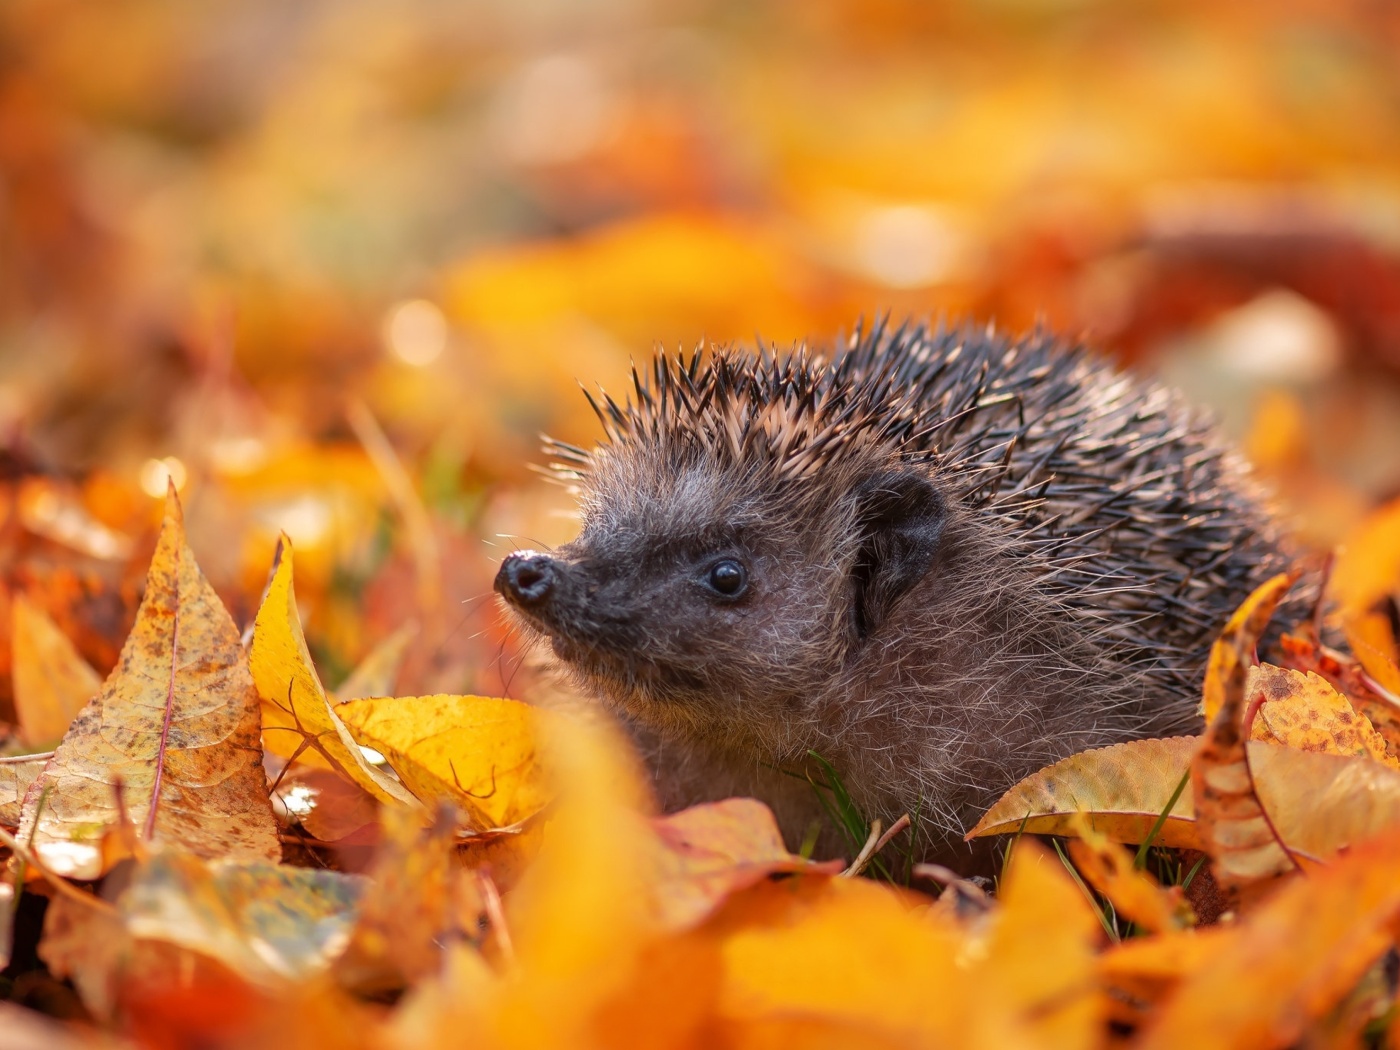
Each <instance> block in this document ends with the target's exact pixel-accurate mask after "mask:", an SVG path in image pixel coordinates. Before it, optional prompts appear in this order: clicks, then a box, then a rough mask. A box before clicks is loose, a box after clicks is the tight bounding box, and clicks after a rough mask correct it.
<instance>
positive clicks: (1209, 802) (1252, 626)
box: [1191, 575, 1297, 892]
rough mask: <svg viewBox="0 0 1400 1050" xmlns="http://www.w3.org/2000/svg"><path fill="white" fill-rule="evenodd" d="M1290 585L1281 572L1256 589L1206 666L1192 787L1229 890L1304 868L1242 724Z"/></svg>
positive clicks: (1206, 843) (1205, 839)
mask: <svg viewBox="0 0 1400 1050" xmlns="http://www.w3.org/2000/svg"><path fill="white" fill-rule="evenodd" d="M1291 583H1292V580H1291V578H1290V577H1288V576H1286V575H1279V576H1275V577H1274V578H1273V579H1271V580H1269V581H1267V582H1266V583H1263V584H1261V585H1260V586H1259V587H1258V588H1256V589H1255V591H1254V593H1253V594H1251V595H1250V596H1249V597H1248V598H1247V599H1245V602H1244V604H1243V605H1241V606H1240V608H1239V609H1238V610H1236V612H1235V614H1234V615H1233V616H1231V617H1230V621H1229V622H1228V623H1227V624H1226V625H1225V630H1224V631H1223V632H1222V633H1221V636H1220V638H1219V639H1218V640H1217V641H1216V643H1215V644H1214V645H1213V646H1212V647H1211V651H1210V660H1209V662H1208V664H1207V667H1206V682H1205V708H1206V712H1207V718H1209V720H1210V723H1209V726H1208V727H1207V729H1206V734H1205V737H1204V738H1203V739H1202V741H1201V746H1200V749H1199V750H1198V751H1197V752H1196V755H1195V757H1194V758H1193V759H1192V760H1191V788H1192V795H1193V801H1194V806H1195V811H1196V822H1197V823H1198V824H1199V825H1200V837H1201V842H1202V844H1203V848H1204V849H1205V851H1206V852H1207V853H1209V854H1210V856H1211V861H1212V866H1213V871H1214V873H1215V878H1216V881H1217V882H1218V883H1219V884H1220V886H1221V887H1222V888H1223V889H1225V890H1226V891H1227V892H1228V891H1235V892H1241V891H1246V890H1248V891H1250V892H1253V891H1255V890H1257V889H1260V888H1262V887H1263V886H1264V885H1265V884H1266V883H1267V882H1268V881H1269V880H1272V879H1276V878H1278V877H1279V876H1281V875H1284V874H1287V873H1288V872H1291V871H1293V870H1295V869H1296V867H1297V864H1296V862H1295V861H1294V860H1293V858H1292V857H1291V856H1290V855H1289V853H1288V851H1287V849H1286V848H1285V846H1284V844H1283V842H1282V841H1281V840H1280V838H1279V835H1278V832H1277V831H1276V830H1275V828H1274V826H1273V824H1272V823H1271V822H1270V819H1269V815H1268V813H1267V812H1266V811H1265V809H1264V808H1263V806H1262V805H1261V804H1260V801H1259V796H1258V794H1257V793H1256V790H1255V783H1254V778H1253V776H1252V775H1251V772H1250V768H1249V750H1248V748H1247V747H1246V746H1245V737H1244V730H1243V727H1242V722H1243V719H1244V711H1245V689H1246V685H1247V683H1248V680H1249V661H1250V659H1251V657H1252V655H1253V653H1254V649H1255V647H1256V646H1257V645H1258V643H1259V639H1260V637H1261V636H1262V635H1263V633H1264V628H1265V627H1267V626H1268V623H1269V619H1270V617H1272V616H1273V612H1274V609H1275V608H1276V607H1277V606H1278V603H1279V601H1280V599H1281V598H1282V597H1283V595H1284V592H1286V591H1287V590H1288V587H1289V586H1290V584H1291ZM1212 712H1213V713H1212Z"/></svg>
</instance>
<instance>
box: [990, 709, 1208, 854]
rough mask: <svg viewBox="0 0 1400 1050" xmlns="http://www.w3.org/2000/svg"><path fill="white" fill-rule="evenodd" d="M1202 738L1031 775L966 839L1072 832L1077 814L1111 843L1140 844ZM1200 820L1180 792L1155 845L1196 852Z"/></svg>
mask: <svg viewBox="0 0 1400 1050" xmlns="http://www.w3.org/2000/svg"><path fill="white" fill-rule="evenodd" d="M1199 743H1200V737H1194V736H1178V737H1168V738H1165V739H1157V740H1134V741H1130V742H1129V743H1126V744H1111V745H1109V746H1108V747H1100V748H1095V749H1093V750H1091V751H1083V752H1080V753H1079V754H1077V755H1071V756H1070V757H1069V758H1065V759H1061V760H1060V761H1059V762H1056V763H1054V764H1053V765H1049V766H1046V767H1045V768H1044V769H1042V770H1040V771H1039V772H1036V773H1032V774H1031V775H1030V776H1028V777H1026V778H1025V779H1024V780H1022V781H1021V782H1020V783H1018V784H1016V785H1014V786H1013V787H1011V788H1010V790H1008V791H1007V792H1006V794H1004V795H1003V796H1002V797H1001V798H1000V799H999V800H998V801H997V802H996V803H995V804H994V805H993V806H992V808H991V809H989V810H987V812H986V813H984V814H983V815H982V819H981V820H979V821H978V822H977V825H976V827H974V828H973V829H972V830H971V831H970V832H968V834H967V837H968V838H969V839H973V838H978V837H980V836H983V835H1006V834H1015V833H1017V832H1018V831H1022V830H1024V831H1026V832H1027V833H1028V834H1034V835H1064V834H1070V833H1072V832H1073V830H1074V827H1075V823H1074V820H1075V818H1074V815H1075V814H1076V813H1081V812H1082V813H1085V814H1086V815H1087V817H1088V822H1089V826H1090V827H1091V828H1093V829H1094V830H1095V831H1097V832H1100V833H1102V834H1104V835H1106V836H1107V837H1108V838H1110V839H1112V840H1113V841H1114V842H1134V843H1136V842H1141V841H1142V840H1143V839H1144V838H1145V837H1146V836H1147V834H1148V832H1149V831H1151V829H1152V827H1153V825H1154V824H1156V822H1157V818H1158V817H1159V816H1160V815H1161V813H1162V811H1163V810H1164V809H1166V807H1167V802H1168V801H1169V800H1170V799H1171V797H1172V795H1173V793H1175V791H1176V789H1177V786H1178V785H1179V784H1180V783H1181V778H1182V777H1183V776H1184V775H1185V774H1186V771H1187V769H1188V767H1189V764H1190V761H1191V755H1192V753H1193V752H1194V750H1195V748H1196V747H1197V746H1198V745H1199ZM1196 836H1197V833H1196V825H1195V813H1194V810H1193V808H1192V804H1191V796H1190V794H1189V793H1186V792H1183V793H1182V794H1181V795H1180V796H1179V797H1178V798H1177V800H1176V803H1175V805H1173V806H1172V809H1171V811H1170V812H1169V813H1168V814H1167V819H1166V820H1165V821H1164V822H1163V824H1162V827H1161V830H1160V831H1159V832H1158V833H1157V838H1156V840H1155V841H1156V842H1157V844H1158V845H1161V846H1185V847H1191V848H1198V841H1199V840H1198V839H1197V837H1196Z"/></svg>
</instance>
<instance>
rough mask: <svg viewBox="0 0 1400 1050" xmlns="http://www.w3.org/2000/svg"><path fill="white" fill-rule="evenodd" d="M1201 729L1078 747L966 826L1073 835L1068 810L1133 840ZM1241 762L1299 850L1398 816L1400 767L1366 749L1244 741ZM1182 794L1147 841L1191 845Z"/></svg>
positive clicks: (1319, 847) (1365, 832)
mask: <svg viewBox="0 0 1400 1050" xmlns="http://www.w3.org/2000/svg"><path fill="white" fill-rule="evenodd" d="M1200 739H1201V738H1200V737H1194V736H1181V737H1168V738H1166V739H1161V740H1134V741H1130V742H1129V743H1126V744H1114V745H1112V746H1110V747H1104V748H1098V749H1096V750H1094V751H1085V752H1082V753H1081V754H1078V755H1073V756H1071V757H1070V758H1066V759H1062V760H1060V761H1059V762H1056V763H1055V764H1054V765H1050V766H1046V767H1045V768H1044V769H1042V770H1040V771H1039V772H1037V773H1033V774H1031V775H1030V776H1029V777H1027V778H1026V779H1025V780H1023V781H1021V782H1020V783H1019V784H1016V785H1015V786H1014V787H1012V788H1011V789H1010V790H1009V791H1007V793H1006V794H1005V795H1003V796H1002V797H1001V799H1000V800H999V801H998V802H997V803H996V804H995V805H994V806H992V808H991V809H989V810H988V811H987V812H986V814H985V815H984V816H983V817H982V819H981V821H979V822H978V824H977V826H976V827H975V828H973V829H972V831H971V832H970V833H969V835H968V837H969V838H975V837H978V836H982V835H1007V834H1012V835H1014V834H1016V833H1017V832H1018V831H1021V830H1023V829H1024V831H1025V832H1026V833H1027V834H1035V835H1073V834H1074V833H1075V829H1076V826H1077V821H1078V819H1079V818H1078V817H1077V816H1076V814H1078V813H1079V812H1081V808H1082V812H1084V813H1085V814H1086V816H1087V818H1088V821H1089V826H1090V827H1092V828H1093V829H1094V830H1095V831H1097V832H1098V833H1100V834H1103V835H1104V836H1105V837H1107V838H1109V839H1111V840H1112V841H1114V842H1126V843H1140V842H1142V840H1143V839H1144V838H1145V837H1146V836H1147V834H1148V833H1149V832H1150V831H1151V829H1152V827H1153V825H1154V824H1155V823H1156V821H1157V817H1158V815H1159V814H1161V812H1162V811H1163V810H1164V809H1165V808H1166V806H1167V802H1168V800H1169V799H1170V798H1171V796H1172V793H1173V792H1174V791H1175V790H1176V787H1177V785H1178V784H1180V782H1181V778H1182V776H1183V775H1184V774H1185V773H1186V771H1187V769H1188V768H1189V766H1190V762H1191V757H1192V755H1193V754H1194V753H1195V751H1196V749H1197V747H1198V746H1199V745H1200ZM1249 764H1250V768H1251V769H1252V770H1253V773H1254V781H1255V785H1256V786H1257V788H1258V791H1259V795H1260V798H1261V799H1262V800H1263V802H1264V805H1265V808H1266V809H1267V810H1268V813H1269V816H1270V819H1271V820H1272V821H1273V822H1274V826H1275V827H1276V828H1277V829H1278V830H1279V833H1280V834H1281V835H1282V836H1283V839H1284V841H1285V842H1286V843H1287V844H1288V848H1289V850H1290V851H1291V852H1292V853H1293V854H1294V855H1295V856H1298V857H1300V858H1304V859H1308V860H1317V861H1321V860H1325V859H1326V858H1328V857H1330V856H1332V855H1333V854H1335V853H1336V852H1337V851H1338V850H1341V849H1343V848H1345V847H1347V846H1350V845H1353V844H1355V843H1358V842H1362V841H1364V840H1366V839H1368V838H1371V837H1373V836H1375V835H1377V834H1379V833H1380V832H1382V831H1384V830H1385V829H1386V828H1388V827H1392V826H1395V825H1397V824H1400V773H1397V772H1396V771H1395V770H1393V769H1390V768H1388V767H1387V766H1383V765H1380V764H1379V763H1377V762H1372V761H1371V760H1369V759H1365V758H1355V757H1346V756H1342V755H1329V754H1320V753H1316V752H1308V751H1298V750H1296V749H1294V748H1291V747H1284V746H1283V745H1281V744H1273V743H1264V742H1262V741H1251V742H1250V744H1249ZM1196 836H1197V828H1196V824H1195V813H1194V807H1193V804H1192V801H1191V796H1190V795H1189V793H1183V795H1182V796H1181V797H1180V798H1178V799H1177V802H1176V805H1175V806H1173V807H1172V810H1171V814H1170V816H1169V817H1168V818H1167V820H1166V821H1165V822H1164V823H1163V825H1162V828H1161V831H1160V832H1159V833H1158V835H1157V837H1156V839H1154V841H1155V842H1156V843H1157V844H1158V845H1164V846H1175V847H1179V848H1188V849H1200V848H1201V844H1200V840H1199V839H1198V838H1197V837H1196Z"/></svg>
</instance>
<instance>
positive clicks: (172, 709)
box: [19, 489, 281, 879]
mask: <svg viewBox="0 0 1400 1050" xmlns="http://www.w3.org/2000/svg"><path fill="white" fill-rule="evenodd" d="M258 726H259V718H258V695H257V691H256V690H255V689H254V688H253V680H252V677H251V676H250V675H249V673H248V664H247V659H246V657H245V655H244V652H243V647H242V646H241V645H240V643H239V637H238V630H237V628H236V627H234V624H233V620H232V619H231V618H230V617H229V614H228V612H227V610H225V609H224V606H223V604H222V603H221V602H220V601H219V597H218V595H216V594H215V593H214V589H213V588H212V587H211V586H210V585H209V581H208V580H206V579H205V578H204V574H203V573H202V572H200V569H199V566H198V565H197V564H196V563H195V560H194V555H193V554H192V553H191V552H190V549H189V546H188V545H187V544H186V542H185V533H184V524H183V519H182V516H181V512H180V503H179V499H178V498H177V497H176V496H175V493H174V490H173V489H172V490H171V493H170V495H169V496H168V497H167V499H166V506H165V521H164V524H163V525H162V527H161V531H160V539H159V541H158V542H157V545H156V551H155V555H154V557H153V558H152V560H151V567H150V571H149V574H148V575H147V578H146V595H145V598H144V599H143V600H142V602H141V608H140V610H139V611H138V612H137V616H136V624H135V626H134V627H133V628H132V630H131V634H130V636H129V637H128V638H127V641H126V645H125V646H124V647H123V648H122V655H121V659H120V661H119V662H118V664H117V667H116V668H115V669H114V670H113V671H112V674H111V675H110V676H109V677H108V679H107V681H106V682H104V683H103V685H102V689H101V691H100V692H99V693H98V694H97V695H96V696H95V697H93V698H92V700H91V701H89V702H88V704H87V706H86V707H84V708H83V710H82V711H81V712H80V713H79V715H78V717H77V718H76V719H75V720H74V722H73V725H72V726H71V727H70V728H69V730H68V734H67V735H66V736H65V737H64V738H63V742H62V743H61V744H59V746H58V748H57V750H56V751H55V752H54V755H53V757H52V758H51V759H50V760H49V762H48V764H47V765H46V766H45V767H44V772H43V773H42V774H41V775H40V776H39V777H38V778H37V779H36V780H35V781H34V782H33V783H32V784H31V785H30V787H29V791H28V793H27V794H26V796H25V802H24V814H23V819H22V821H21V824H20V829H19V838H20V839H21V840H24V839H26V838H28V836H30V835H33V837H34V838H33V845H34V849H35V850H36V851H37V853H38V854H39V856H40V857H41V858H42V859H43V861H44V862H45V863H46V864H47V866H48V867H49V868H50V869H52V870H54V871H56V872H59V873H61V874H65V875H69V876H71V877H73V878H79V879H93V878H97V877H98V876H99V875H101V874H102V873H103V871H104V870H105V867H106V865H107V864H108V863H109V861H108V860H106V859H104V857H103V855H102V851H101V850H100V849H99V842H98V839H99V836H100V834H101V832H102V830H103V829H104V828H105V827H107V826H108V825H111V824H113V823H115V822H116V820H117V818H118V813H119V806H118V801H117V795H118V789H117V785H118V784H120V785H121V794H122V796H123V799H124V804H125V808H126V812H127V814H128V815H129V818H130V819H131V821H132V822H133V823H134V825H135V827H136V829H137V833H138V834H139V835H140V837H141V838H143V839H145V840H147V841H154V840H157V839H158V840H161V841H163V842H165V843H168V844H174V845H178V846H179V847H180V848H182V849H184V850H186V851H188V852H190V853H193V854H195V855H196V856H202V857H219V856H232V857H239V858H243V859H250V860H251V859H266V858H277V857H280V856H281V846H280V845H279V843H278V841H277V830H276V823H275V821H274V819H273V816H272V806H271V804H270V803H269V802H268V798H267V782H266V779H265V777H264V775H263V770H262V750H261V748H260V747H259V746H258ZM45 795H46V800H45V803H44V805H43V807H42V812H41V813H40V814H39V819H38V821H37V823H36V821H35V813H36V810H38V809H39V805H38V803H39V799H40V798H41V797H42V796H45Z"/></svg>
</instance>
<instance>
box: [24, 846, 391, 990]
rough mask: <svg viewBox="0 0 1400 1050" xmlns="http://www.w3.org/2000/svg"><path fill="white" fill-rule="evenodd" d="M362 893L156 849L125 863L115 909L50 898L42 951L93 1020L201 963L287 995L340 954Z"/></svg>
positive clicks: (269, 867)
mask: <svg viewBox="0 0 1400 1050" xmlns="http://www.w3.org/2000/svg"><path fill="white" fill-rule="evenodd" d="M363 888H364V880H363V879H361V878H359V877H358V876H353V875H343V874H341V873H339V872H334V871H320V870H316V869H311V868H293V867H288V866H286V865H281V864H273V863H269V862H267V861H233V860H216V861H205V860H202V859H200V858H198V857H195V856H192V855H190V854H185V853H177V852H174V851H168V850H167V851H160V852H157V853H155V854H153V855H152V856H151V857H150V858H149V859H147V860H145V861H142V862H137V863H135V864H134V865H133V867H132V869H131V871H130V872H129V881H128V880H127V879H123V880H122V882H121V883H120V884H119V886H118V887H117V896H116V899H115V901H113V902H110V903H108V902H101V901H98V902H95V903H94V904H89V905H84V904H82V903H81V902H80V901H79V900H78V899H76V898H75V897H73V896H69V895H65V896H60V897H58V898H56V899H55V900H54V902H53V903H52V904H51V905H50V908H49V911H48V914H47V916H46V918H45V925H44V939H43V941H42V943H41V945H40V953H41V955H42V956H43V958H44V961H45V962H46V963H47V964H48V965H49V967H50V968H51V969H52V970H53V971H54V973H55V974H58V975H59V976H71V977H72V978H73V979H74V982H75V983H76V984H77V986H78V989H79V991H80V992H81V993H82V996H83V1001H84V1002H85V1003H86V1004H87V1005H88V1007H89V1008H90V1009H92V1010H93V1011H94V1013H96V1014H97V1015H98V1016H103V1017H106V1016H111V1015H112V1014H113V1012H114V1011H115V1010H116V1009H117V1008H118V1007H119V1006H120V1005H121V1002H120V1001H121V999H122V998H123V996H124V995H125V994H126V988H127V986H128V985H130V984H131V983H132V982H133V981H136V982H140V983H144V984H159V983H161V982H162V981H164V982H165V983H166V985H167V988H168V989H173V988H174V987H177V986H180V985H183V984H186V983H187V978H186V974H187V973H188V971H189V970H190V969H191V968H192V966H193V965H207V963H208V962H217V963H218V964H219V966H220V967H222V968H223V971H224V972H225V973H226V974H227V975H229V976H230V977H235V978H236V979H237V982H238V983H240V984H242V985H247V986H249V987H250V988H251V987H258V988H260V989H263V990H285V989H286V988H287V987H289V985H290V984H291V983H292V982H297V981H303V980H306V979H307V978H308V977H311V976H313V975H315V974H318V973H322V972H324V971H326V970H327V968H328V967H329V966H330V963H331V960H332V959H333V958H334V957H335V956H336V955H338V954H339V952H340V951H341V950H342V949H343V948H344V946H345V943H346V938H347V936H348V934H349V930H350V926H351V923H352V921H353V919H354V911H355V905H356V902H357V900H358V899H359V897H360V894H361V893H362V891H363ZM192 957H198V958H199V959H200V960H204V962H203V963H201V964H196V963H194V961H193V959H192ZM242 994H245V995H246V994H248V993H247V992H246V991H244V992H243V993H242Z"/></svg>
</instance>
